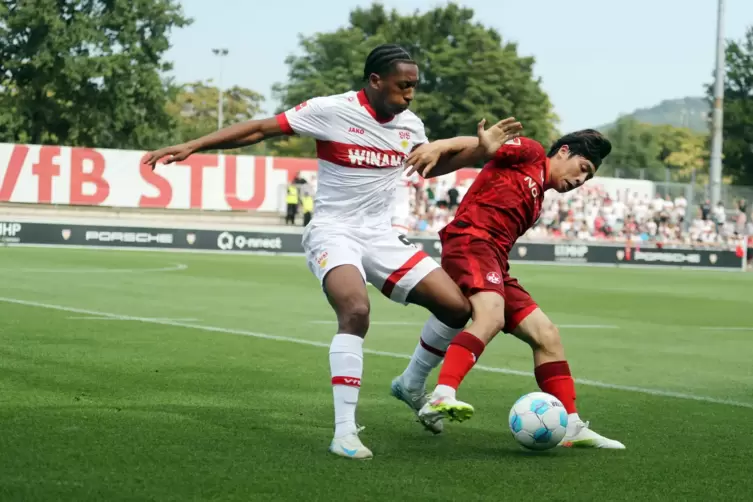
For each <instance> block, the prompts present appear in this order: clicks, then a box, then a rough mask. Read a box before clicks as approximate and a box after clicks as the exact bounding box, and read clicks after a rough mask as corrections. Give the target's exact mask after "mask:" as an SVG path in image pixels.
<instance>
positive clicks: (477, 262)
mask: <svg viewBox="0 0 753 502" xmlns="http://www.w3.org/2000/svg"><path fill="white" fill-rule="evenodd" d="M442 268H443V269H444V270H445V272H447V274H448V275H449V276H450V277H451V278H452V280H453V281H455V283H456V284H457V285H458V286H460V289H461V291H463V294H464V295H465V296H467V297H468V298H470V297H471V296H473V295H475V294H476V293H479V292H481V291H493V292H495V293H497V294H499V295H500V296H502V298H504V299H505V328H504V331H505V333H510V332H511V331H512V330H514V329H515V328H516V327H518V325H519V324H520V323H521V322H522V321H523V319H525V318H526V317H528V316H529V315H530V314H531V312H533V311H534V310H536V309H537V308H538V305H536V302H535V301H534V300H533V298H531V295H530V294H528V291H526V290H525V289H523V286H521V285H520V283H519V282H518V280H517V279H515V278H514V277H510V275H509V274H508V264H507V256H505V254H504V253H502V252H501V251H500V250H499V248H497V246H495V245H494V244H493V243H491V242H488V241H486V240H484V239H479V238H478V237H474V236H472V235H465V234H444V233H443V235H442Z"/></svg>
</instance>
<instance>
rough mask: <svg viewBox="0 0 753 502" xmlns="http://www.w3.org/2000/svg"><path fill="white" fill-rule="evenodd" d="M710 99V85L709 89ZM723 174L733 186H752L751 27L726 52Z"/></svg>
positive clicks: (752, 55) (752, 56) (752, 82)
mask: <svg viewBox="0 0 753 502" xmlns="http://www.w3.org/2000/svg"><path fill="white" fill-rule="evenodd" d="M708 96H709V100H713V86H712V85H709V86H708ZM722 133H723V136H724V144H723V147H722V149H723V152H724V160H723V162H724V165H723V174H724V175H725V176H729V177H730V178H731V179H732V182H733V183H736V184H741V185H753V26H751V27H749V28H748V30H747V31H746V33H745V36H744V38H743V39H742V40H740V41H734V40H732V41H729V42H728V43H727V49H726V79H725V84H724V121H723V129H722Z"/></svg>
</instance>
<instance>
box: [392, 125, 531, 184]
mask: <svg viewBox="0 0 753 502" xmlns="http://www.w3.org/2000/svg"><path fill="white" fill-rule="evenodd" d="M485 124H486V120H482V121H481V122H479V124H478V129H477V137H475V138H473V137H468V136H459V137H457V138H451V139H444V140H438V141H434V142H432V143H427V144H425V145H421V146H420V147H418V148H416V150H414V151H413V152H411V154H410V155H409V156H408V158H407V159H406V161H405V164H406V166H408V169H407V171H408V174H412V173H414V172H417V173H419V174H421V175H422V176H423V177H424V178H434V177H436V176H442V175H443V174H449V173H451V172H454V171H457V170H458V169H462V168H464V167H469V166H473V165H476V164H478V163H479V162H482V161H486V160H488V159H491V158H492V157H494V155H495V154H496V153H497V150H499V148H500V147H501V146H502V145H503V144H505V143H506V142H508V141H510V140H512V139H514V138H517V137H518V136H520V131H521V130H522V129H523V126H522V125H521V124H520V122H518V121H516V120H515V119H514V118H512V117H510V118H507V119H504V120H501V121H499V122H497V123H496V124H495V125H493V126H492V127H490V128H489V129H486V130H485V129H484V125H485Z"/></svg>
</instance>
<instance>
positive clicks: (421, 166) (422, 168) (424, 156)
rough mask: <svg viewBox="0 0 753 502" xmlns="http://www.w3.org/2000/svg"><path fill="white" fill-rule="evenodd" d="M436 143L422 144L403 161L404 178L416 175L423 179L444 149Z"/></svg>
mask: <svg viewBox="0 0 753 502" xmlns="http://www.w3.org/2000/svg"><path fill="white" fill-rule="evenodd" d="M437 143H438V142H434V143H424V144H423V145H421V146H419V147H418V148H416V149H415V150H413V151H412V152H411V153H410V155H408V158H407V159H405V165H406V166H407V168H406V170H405V174H406V176H410V175H412V174H413V173H418V174H420V175H421V176H423V177H424V178H425V177H426V176H427V175H428V174H429V172H431V170H432V169H434V166H436V165H437V162H439V159H440V158H441V157H442V154H443V153H444V148H443V147H442V146H441V145H440V144H437Z"/></svg>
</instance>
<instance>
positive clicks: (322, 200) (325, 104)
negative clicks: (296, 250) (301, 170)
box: [277, 91, 427, 227]
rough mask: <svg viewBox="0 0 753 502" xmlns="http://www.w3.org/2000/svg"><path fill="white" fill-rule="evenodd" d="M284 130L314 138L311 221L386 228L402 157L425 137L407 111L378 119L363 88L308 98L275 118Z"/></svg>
mask: <svg viewBox="0 0 753 502" xmlns="http://www.w3.org/2000/svg"><path fill="white" fill-rule="evenodd" d="M277 121H278V123H279V124H280V127H281V128H282V130H283V131H284V132H286V133H287V134H299V135H301V136H310V137H313V138H314V139H316V153H317V159H318V164H319V173H318V184H317V191H316V197H315V203H316V206H315V207H316V211H315V213H314V220H316V221H333V222H335V221H336V222H338V223H346V224H352V225H355V226H359V227H361V226H374V227H380V226H389V225H390V218H391V216H392V211H393V209H394V207H395V196H396V193H395V192H396V188H397V185H398V180H399V179H400V177H401V174H402V172H403V164H404V161H405V158H406V157H407V156H408V154H409V153H410V152H411V150H413V148H414V147H415V146H416V145H419V144H421V143H425V142H426V141H427V138H426V132H425V130H424V124H423V122H422V121H421V119H419V118H418V117H417V116H416V115H415V114H414V113H413V112H411V111H409V110H406V111H405V112H403V113H401V114H399V115H397V116H395V117H393V118H392V119H391V120H389V121H380V120H378V118H377V115H376V113H375V112H374V110H373V108H372V107H371V106H370V105H369V103H368V100H367V99H366V95H365V93H364V91H359V92H355V91H351V92H346V93H345V94H338V95H334V96H325V97H317V98H312V99H310V100H308V101H304V102H303V103H301V104H300V105H298V106H296V107H294V108H291V109H290V110H288V111H286V112H284V113H281V114H280V115H278V116H277Z"/></svg>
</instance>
